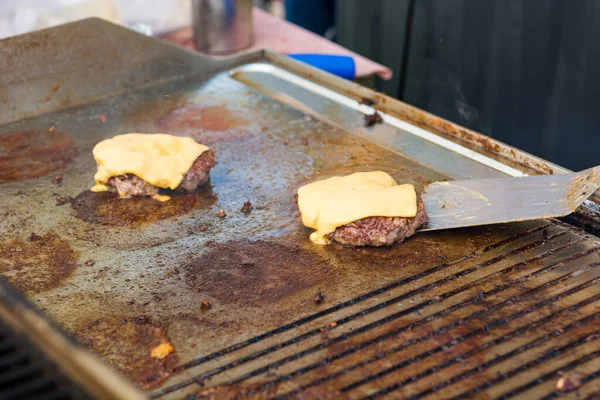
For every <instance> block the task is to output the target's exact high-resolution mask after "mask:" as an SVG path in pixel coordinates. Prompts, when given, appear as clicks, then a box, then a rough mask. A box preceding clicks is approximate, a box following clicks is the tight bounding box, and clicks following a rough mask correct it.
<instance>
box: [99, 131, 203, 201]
mask: <svg viewBox="0 0 600 400" xmlns="http://www.w3.org/2000/svg"><path fill="white" fill-rule="evenodd" d="M207 150H209V148H208V147H207V146H204V145H202V144H200V143H197V142H196V141H194V139H192V138H189V137H177V136H172V135H166V134H162V133H156V134H144V133H128V134H125V135H119V136H115V137H113V138H111V139H107V140H103V141H102V142H100V143H98V144H97V145H96V147H94V151H93V153H94V158H95V159H96V164H97V165H98V172H96V175H95V176H94V180H95V181H96V185H94V186H93V187H92V189H91V190H92V191H93V192H102V191H106V190H108V186H107V185H106V182H107V181H108V180H109V179H110V178H111V177H113V176H118V175H123V174H134V175H136V176H137V177H139V178H141V179H143V180H145V181H146V182H148V183H150V184H151V185H154V186H157V187H160V188H163V189H175V188H176V187H177V186H179V184H180V183H181V181H182V180H183V177H184V175H185V174H186V172H188V170H189V169H190V167H191V166H192V164H193V163H194V161H195V160H196V158H198V156H200V155H201V154H202V153H204V152H205V151H207ZM155 198H156V199H157V200H161V201H165V200H168V199H169V197H168V196H161V195H157V196H155Z"/></svg>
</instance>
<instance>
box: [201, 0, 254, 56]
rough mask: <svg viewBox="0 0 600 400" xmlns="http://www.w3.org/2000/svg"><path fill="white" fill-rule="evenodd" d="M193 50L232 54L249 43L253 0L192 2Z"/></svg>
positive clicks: (250, 42)
mask: <svg viewBox="0 0 600 400" xmlns="http://www.w3.org/2000/svg"><path fill="white" fill-rule="evenodd" d="M192 25H193V29H194V42H195V43H196V47H197V48H198V50H200V51H201V52H203V53H207V54H221V55H225V54H231V53H235V52H236V51H238V50H242V49H245V48H246V47H249V46H250V45H251V44H252V39H253V36H252V0H192Z"/></svg>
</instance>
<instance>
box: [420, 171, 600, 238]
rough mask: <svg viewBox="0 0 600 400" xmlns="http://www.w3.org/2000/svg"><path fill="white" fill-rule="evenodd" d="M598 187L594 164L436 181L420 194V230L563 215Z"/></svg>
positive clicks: (599, 181)
mask: <svg viewBox="0 0 600 400" xmlns="http://www.w3.org/2000/svg"><path fill="white" fill-rule="evenodd" d="M598 188H600V166H598V167H595V168H590V169H586V170H585V171H582V172H579V173H571V174H557V175H542V176H526V177H521V178H495V179H473V180H465V181H452V182H436V183H432V184H431V185H429V186H428V187H427V188H426V189H425V191H424V192H423V194H422V197H423V202H424V203H425V210H426V211H427V215H428V217H429V221H428V223H427V225H426V226H424V227H423V229H421V230H422V231H430V230H440V229H451V228H461V227H467V226H476V225H489V224H498V223H505V222H516V221H524V220H530V219H539V218H552V217H564V216H566V215H569V214H571V213H572V212H574V211H575V210H576V209H577V207H579V205H581V203H583V202H584V201H585V200H586V199H587V198H588V197H589V196H591V195H592V193H594V192H595V191H596V190H597V189H598Z"/></svg>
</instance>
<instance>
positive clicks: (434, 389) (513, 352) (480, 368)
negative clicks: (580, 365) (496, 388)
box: [414, 299, 600, 399]
mask: <svg viewBox="0 0 600 400" xmlns="http://www.w3.org/2000/svg"><path fill="white" fill-rule="evenodd" d="M589 303H590V302H589V299H586V300H585V301H584V302H581V303H579V304H576V305H575V306H570V307H568V308H567V310H568V311H576V310H579V309H580V308H582V307H585V306H586V305H587V304H589ZM563 312H565V310H561V311H560V312H558V313H554V314H551V315H549V316H547V317H545V318H542V319H541V320H538V321H536V322H535V323H533V324H531V325H528V326H526V327H523V328H521V329H518V330H516V331H513V332H512V333H511V334H509V335H507V336H506V340H508V339H511V338H513V337H514V336H515V335H518V334H520V333H522V332H524V331H526V330H531V329H536V328H538V327H539V326H540V325H542V324H543V323H545V322H547V321H550V320H552V319H553V318H555V317H556V316H558V315H560V314H562V313H563ZM599 317H600V312H598V313H596V314H593V315H589V316H587V317H585V318H582V319H580V320H577V321H575V322H573V323H571V324H569V325H567V326H565V327H563V328H562V331H563V332H569V331H571V330H572V329H573V328H575V327H578V326H579V325H580V324H585V323H589V322H592V321H594V320H596V319H598V318H599ZM559 335H560V333H558V332H553V333H551V334H544V335H543V336H542V337H540V338H538V339H535V340H533V341H530V342H529V343H527V344H525V345H524V346H521V347H518V348H516V349H513V350H511V351H509V352H508V353H505V354H503V355H501V356H499V357H495V358H494V359H492V360H489V361H487V362H485V363H483V364H481V365H478V366H476V367H474V368H472V369H470V370H468V371H465V372H463V373H461V374H458V375H456V376H454V377H452V378H451V379H449V380H447V381H444V382H442V383H440V384H438V385H436V386H433V387H431V388H428V389H427V390H424V391H422V392H420V393H418V394H416V395H414V398H415V399H419V398H422V397H425V396H427V395H429V394H432V393H435V392H437V391H439V390H442V389H444V388H445V387H447V386H449V385H452V384H454V383H456V382H459V381H461V380H463V379H464V378H467V377H469V376H472V375H474V374H476V373H479V372H481V371H483V370H485V369H488V368H490V367H492V366H494V365H497V364H499V363H501V362H504V361H506V360H508V359H510V358H512V357H514V356H517V355H519V354H521V353H523V352H525V351H527V350H529V349H531V348H533V347H536V346H540V345H542V344H544V343H546V342H548V341H549V340H550V339H551V338H552V337H556V336H559ZM502 341H505V338H504V337H502V338H499V339H496V340H494V341H492V342H489V343H486V344H485V345H484V346H480V347H479V348H478V349H477V350H476V351H481V350H483V349H482V347H489V346H494V345H496V344H498V343H500V342H502ZM474 353H475V351H474V352H473V354H474ZM471 355H472V354H469V355H468V356H467V357H470V356H471ZM451 361H452V360H451ZM445 366H447V365H445ZM445 366H444V367H445Z"/></svg>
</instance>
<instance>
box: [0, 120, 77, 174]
mask: <svg viewBox="0 0 600 400" xmlns="http://www.w3.org/2000/svg"><path fill="white" fill-rule="evenodd" d="M78 153H79V152H78V150H77V146H76V145H75V143H74V141H73V139H72V138H71V137H69V136H66V135H64V134H62V133H57V132H47V131H25V132H20V133H11V134H8V135H1V136H0V182H11V181H20V180H24V179H33V178H39V177H41V176H46V175H48V174H50V173H51V172H54V171H56V170H59V169H62V168H65V167H66V166H68V165H69V164H70V163H71V162H72V161H73V159H74V158H75V157H77V155H78Z"/></svg>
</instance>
